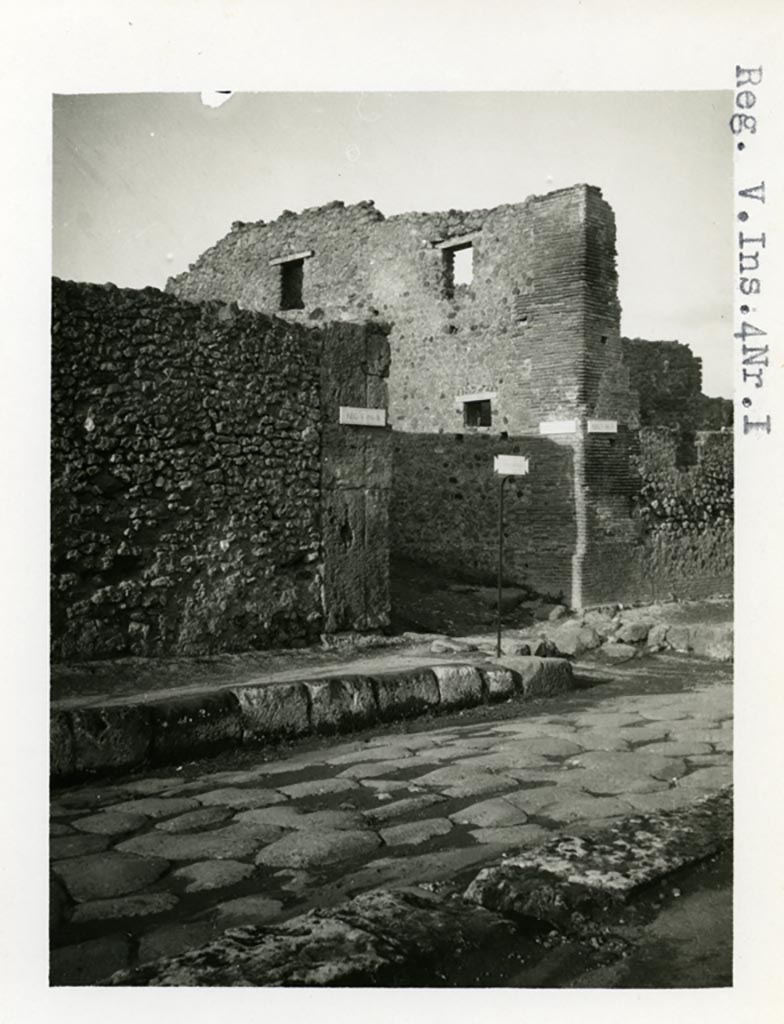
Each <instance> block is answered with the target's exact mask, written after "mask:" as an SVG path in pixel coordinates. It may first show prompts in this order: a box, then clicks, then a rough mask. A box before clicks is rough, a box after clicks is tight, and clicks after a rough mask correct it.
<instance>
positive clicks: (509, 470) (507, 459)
mask: <svg viewBox="0 0 784 1024" xmlns="http://www.w3.org/2000/svg"><path fill="white" fill-rule="evenodd" d="M493 469H494V471H495V472H496V473H497V474H498V477H499V480H498V595H497V598H496V624H497V635H496V648H495V654H496V657H497V658H500V657H501V591H502V590H503V581H504V484H505V483H506V481H507V480H508V479H509V477H511V476H527V475H528V469H529V464H528V459H527V458H526V457H525V456H524V455H496V456H495V458H494V460H493Z"/></svg>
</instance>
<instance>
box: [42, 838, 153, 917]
mask: <svg viewBox="0 0 784 1024" xmlns="http://www.w3.org/2000/svg"><path fill="white" fill-rule="evenodd" d="M139 838H141V837H139ZM129 842H133V840H129ZM168 867H169V864H168V861H166V860H162V859H161V858H158V857H135V856H131V855H130V854H127V853H115V852H113V851H112V852H108V853H99V854H95V855H93V856H90V857H74V858H72V859H70V860H65V861H60V862H58V863H57V864H56V865H55V867H54V871H55V872H56V874H57V875H58V876H59V877H60V878H61V879H62V881H63V883H64V885H65V887H66V889H67V890H68V892H69V893H70V895H71V896H72V897H73V898H74V899H75V900H76V901H77V903H86V902H88V901H90V900H100V899H108V898H110V897H113V896H125V895H126V894H127V893H131V892H136V891H137V890H139V889H144V888H145V887H146V886H148V885H152V883H153V882H155V881H157V880H158V879H159V878H160V877H161V875H162V874H163V873H164V872H165V871H166V870H168Z"/></svg>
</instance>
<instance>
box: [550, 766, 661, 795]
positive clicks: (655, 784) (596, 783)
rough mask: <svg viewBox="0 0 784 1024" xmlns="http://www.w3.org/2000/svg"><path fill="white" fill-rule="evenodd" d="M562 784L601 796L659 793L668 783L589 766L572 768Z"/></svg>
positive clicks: (645, 776)
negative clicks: (593, 768)
mask: <svg viewBox="0 0 784 1024" xmlns="http://www.w3.org/2000/svg"><path fill="white" fill-rule="evenodd" d="M563 785H567V786H569V787H570V788H572V789H582V790H586V791H587V792H589V793H594V794H600V795H602V796H606V795H610V796H617V795H623V794H626V793H659V792H661V791H662V790H665V789H667V788H668V787H669V785H670V783H669V782H668V781H667V782H665V781H663V780H661V779H654V778H651V777H650V776H648V775H644V776H641V777H639V778H629V777H628V776H624V775H622V774H621V773H613V772H602V771H592V770H591V769H590V768H573V769H571V770H570V771H568V772H567V773H566V774H565V775H564V777H563Z"/></svg>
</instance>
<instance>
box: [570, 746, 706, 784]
mask: <svg viewBox="0 0 784 1024" xmlns="http://www.w3.org/2000/svg"><path fill="white" fill-rule="evenodd" d="M570 764H574V765H576V766H579V767H582V768H593V769H594V770H596V771H597V772H601V773H602V774H604V775H606V776H607V777H608V778H617V779H623V778H626V779H627V780H628V781H629V782H631V781H632V780H634V779H639V778H642V777H645V776H648V775H650V776H653V778H655V779H663V780H665V781H669V780H671V779H676V778H680V776H681V775H685V774H686V771H687V767H686V764H685V762H684V761H683V760H681V759H680V758H677V757H664V756H663V755H662V754H648V753H646V751H645V749H644V748H643V749H640V750H633V751H631V752H630V753H628V754H627V753H623V752H618V753H616V752H614V751H603V750H592V751H588V752H586V753H584V754H579V755H578V756H577V757H574V758H572V759H571V760H570Z"/></svg>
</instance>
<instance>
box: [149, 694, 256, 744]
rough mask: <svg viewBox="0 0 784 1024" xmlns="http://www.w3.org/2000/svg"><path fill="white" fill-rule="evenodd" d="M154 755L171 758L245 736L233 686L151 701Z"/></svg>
mask: <svg viewBox="0 0 784 1024" xmlns="http://www.w3.org/2000/svg"><path fill="white" fill-rule="evenodd" d="M149 709H150V719H151V724H152V756H153V757H154V758H155V760H156V761H163V762H171V761H173V760H175V759H178V758H180V757H181V756H182V755H184V754H190V753H192V752H193V751H197V750H206V749H209V748H210V747H218V746H228V745H231V744H232V743H238V742H239V741H240V740H241V739H242V719H241V717H240V708H239V703H238V701H237V698H236V696H235V695H234V694H233V693H232V692H231V691H230V690H222V691H219V692H218V693H212V694H199V695H197V696H194V697H180V698H177V699H176V700H170V701H169V700H167V701H161V702H155V703H152V704H150V705H149Z"/></svg>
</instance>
